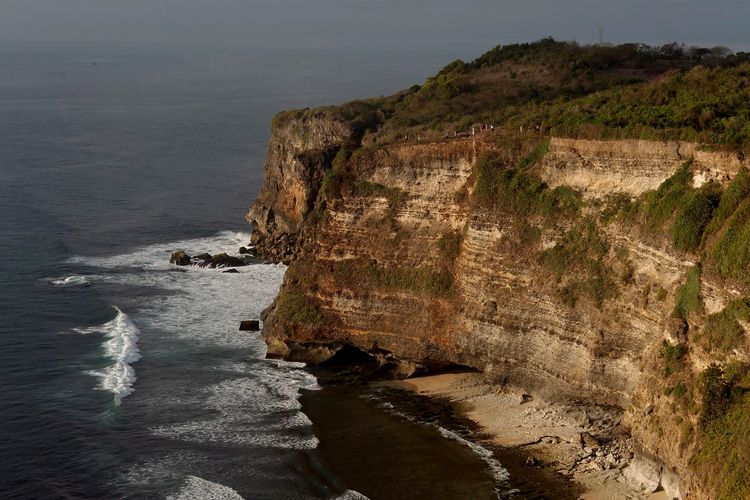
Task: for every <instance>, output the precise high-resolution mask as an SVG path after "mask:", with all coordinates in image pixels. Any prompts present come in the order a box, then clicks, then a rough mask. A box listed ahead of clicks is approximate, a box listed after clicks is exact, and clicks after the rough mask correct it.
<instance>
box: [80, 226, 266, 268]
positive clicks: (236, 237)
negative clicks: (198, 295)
mask: <svg viewBox="0 0 750 500" xmlns="http://www.w3.org/2000/svg"><path fill="white" fill-rule="evenodd" d="M249 241H250V234H249V233H242V232H234V231H222V232H220V233H217V234H215V235H213V236H208V237H205V238H193V239H189V240H178V241H171V242H165V243H156V244H153V245H147V246H143V247H139V248H136V249H134V250H132V251H130V252H128V253H125V254H120V255H111V256H105V257H87V256H74V257H71V258H70V259H68V262H70V263H73V264H84V265H88V266H93V267H101V268H128V267H136V268H142V269H149V270H170V269H173V268H174V266H173V265H172V264H170V263H169V258H170V256H171V255H172V253H173V252H174V251H176V250H184V251H185V252H187V253H188V254H190V255H195V254H199V253H203V252H208V253H210V254H211V255H216V254H219V253H227V254H229V255H234V254H236V253H237V252H238V250H239V248H240V247H241V246H246V245H247V244H248V242H249ZM247 267H252V266H245V267H239V268H237V270H238V271H239V272H247V269H246V268H247ZM183 269H184V270H191V271H202V272H214V273H216V272H219V273H220V272H222V270H221V269H219V270H217V269H207V268H200V267H197V266H187V267H185V268H183Z"/></svg>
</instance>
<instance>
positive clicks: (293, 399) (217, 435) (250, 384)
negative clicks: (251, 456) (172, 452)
mask: <svg viewBox="0 0 750 500" xmlns="http://www.w3.org/2000/svg"><path fill="white" fill-rule="evenodd" d="M280 368H281V367H280V366H279V365H278V364H277V363H275V364H273V365H271V364H270V363H263V364H261V365H259V366H258V367H256V368H254V369H253V370H252V371H246V374H247V376H244V377H237V378H232V379H228V380H225V381H223V382H220V383H218V384H214V385H211V386H209V387H206V388H204V389H203V390H201V391H199V394H197V395H196V399H195V400H194V401H195V404H198V405H200V407H201V408H203V409H205V410H207V413H211V414H213V415H214V416H212V417H211V418H207V419H202V420H200V419H198V420H189V421H187V422H181V423H175V424H168V425H163V426H160V427H156V428H153V429H151V432H152V433H153V434H154V435H157V436H162V437H166V438H169V439H174V440H179V441H187V442H196V443H212V444H224V445H238V444H239V445H244V446H254V447H268V448H287V449H313V448H316V447H317V446H318V439H317V438H316V437H315V435H313V434H312V432H311V426H312V422H311V421H310V419H309V418H308V417H307V415H305V414H304V413H302V411H300V408H301V405H300V403H299V400H298V395H299V389H300V388H306V389H317V388H319V387H318V385H317V380H316V379H315V377H313V376H312V375H311V374H309V373H307V372H305V371H303V370H301V369H299V368H292V367H287V368H288V369H287V370H282V369H280Z"/></svg>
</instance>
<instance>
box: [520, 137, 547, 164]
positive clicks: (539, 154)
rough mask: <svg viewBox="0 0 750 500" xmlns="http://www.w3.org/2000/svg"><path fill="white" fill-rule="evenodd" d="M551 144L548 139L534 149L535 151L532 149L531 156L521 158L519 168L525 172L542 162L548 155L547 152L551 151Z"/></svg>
mask: <svg viewBox="0 0 750 500" xmlns="http://www.w3.org/2000/svg"><path fill="white" fill-rule="evenodd" d="M549 143H550V140H549V139H547V140H544V141H542V142H540V143H539V144H537V145H536V147H534V149H532V150H531V152H530V153H529V154H527V155H526V156H524V157H523V158H521V161H519V162H518V168H519V169H520V170H525V169H526V168H528V167H530V166H532V165H534V164H536V163H537V162H539V161H541V160H542V158H544V157H545V156H546V155H547V152H548V151H549Z"/></svg>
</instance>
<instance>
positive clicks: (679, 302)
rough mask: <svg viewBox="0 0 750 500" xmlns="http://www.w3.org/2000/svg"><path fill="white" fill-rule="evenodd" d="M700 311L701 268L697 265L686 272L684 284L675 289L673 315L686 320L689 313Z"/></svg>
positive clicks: (701, 304) (701, 303)
mask: <svg viewBox="0 0 750 500" xmlns="http://www.w3.org/2000/svg"><path fill="white" fill-rule="evenodd" d="M702 309H703V297H702V295H701V267H700V265H697V266H693V267H691V268H690V270H688V272H687V275H686V277H685V283H684V284H683V285H682V286H681V287H680V288H678V289H677V294H676V295H675V308H674V313H675V315H676V316H678V317H681V318H684V319H688V317H689V316H690V313H693V312H700V311H701V310H702Z"/></svg>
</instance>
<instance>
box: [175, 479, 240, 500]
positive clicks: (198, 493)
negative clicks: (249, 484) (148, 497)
mask: <svg viewBox="0 0 750 500" xmlns="http://www.w3.org/2000/svg"><path fill="white" fill-rule="evenodd" d="M167 500H244V499H243V498H242V496H241V495H240V494H239V493H237V492H236V491H234V490H233V489H232V488H230V487H228V486H224V485H223V484H218V483H212V482H211V481H207V480H205V479H203V478H200V477H197V476H188V477H187V479H186V480H185V483H184V484H183V485H182V488H181V489H180V491H178V492H177V493H176V494H174V495H168V496H167Z"/></svg>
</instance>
